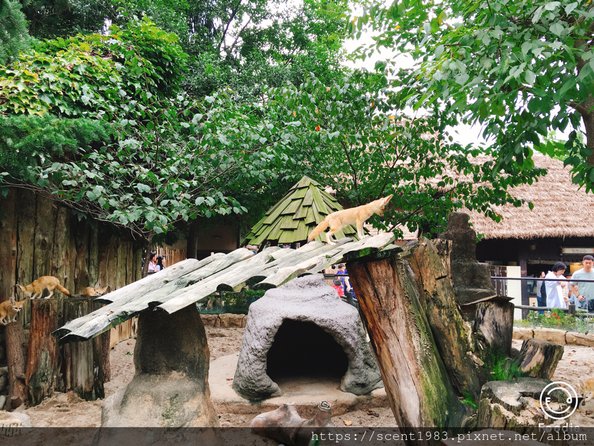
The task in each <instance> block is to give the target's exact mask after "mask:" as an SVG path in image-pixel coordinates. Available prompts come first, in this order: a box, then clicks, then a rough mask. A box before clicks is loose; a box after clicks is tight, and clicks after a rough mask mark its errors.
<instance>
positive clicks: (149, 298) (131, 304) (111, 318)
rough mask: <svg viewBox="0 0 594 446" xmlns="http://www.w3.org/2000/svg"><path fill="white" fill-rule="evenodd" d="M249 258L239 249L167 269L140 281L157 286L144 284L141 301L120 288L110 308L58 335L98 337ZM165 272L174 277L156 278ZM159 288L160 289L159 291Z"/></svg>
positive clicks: (59, 331)
mask: <svg viewBox="0 0 594 446" xmlns="http://www.w3.org/2000/svg"><path fill="white" fill-rule="evenodd" d="M251 255H252V254H251V252H250V251H249V250H247V249H245V248H240V249H238V250H235V251H233V252H231V253H229V254H227V255H225V254H222V253H218V254H214V255H212V256H210V257H207V258H206V259H204V260H201V261H198V260H195V259H187V260H184V261H182V262H178V263H176V264H175V265H173V266H171V267H169V268H165V269H164V270H163V271H160V272H158V273H156V274H153V275H151V276H147V277H145V278H144V279H142V280H141V281H145V279H154V277H157V278H158V279H159V280H158V281H156V282H155V281H154V280H152V281H145V287H144V288H143V291H144V292H145V293H144V294H142V295H141V296H140V297H138V298H136V299H134V296H135V295H138V294H139V292H138V291H137V289H135V288H132V291H130V288H128V287H124V288H121V289H120V290H117V291H120V295H119V296H118V300H117V301H115V302H114V303H112V304H111V305H108V306H105V307H103V308H100V309H99V310H97V311H94V312H93V313H91V314H89V315H87V316H85V317H84V318H79V319H76V320H75V321H72V322H71V323H69V324H66V325H65V326H64V327H61V328H60V329H59V330H57V331H58V333H59V334H60V335H62V336H63V337H64V338H73V337H74V338H81V339H89V338H90V337H93V336H96V335H98V334H99V333H102V332H104V331H106V330H108V329H109V328H110V327H111V326H113V325H116V324H117V323H120V322H122V321H124V320H126V319H129V318H130V317H132V316H134V315H135V314H136V313H137V312H139V311H141V310H143V309H145V308H146V307H147V306H148V304H149V303H150V302H153V301H155V299H158V297H156V296H160V295H165V296H166V295H170V296H171V295H174V293H175V292H176V291H177V290H179V289H180V288H184V287H185V286H187V285H188V283H189V282H191V281H192V280H194V281H198V280H200V279H201V277H200V275H203V276H204V277H207V276H208V275H210V274H212V273H214V272H216V271H219V270H221V269H225V268H227V267H229V266H230V265H232V264H233V263H234V261H237V259H240V258H247V257H248V256H251ZM200 266H202V268H200ZM168 270H175V271H174V274H170V275H167V276H166V277H167V279H165V280H164V279H163V276H161V278H159V277H158V276H160V275H161V274H163V273H165V272H167V271H168ZM202 270H204V271H202ZM201 271H202V272H201ZM192 272H196V273H197V274H195V275H193V276H192V275H191V273H192ZM202 278H203V277H202ZM141 281H139V282H141ZM136 283H138V282H136ZM159 284H163V285H162V286H160V287H159V286H158V285H159ZM131 285H133V284H131ZM126 288H128V292H126V293H125V294H123V293H122V292H121V291H122V290H124V291H125V289H126ZM141 292H142V291H141ZM110 294H112V293H110Z"/></svg>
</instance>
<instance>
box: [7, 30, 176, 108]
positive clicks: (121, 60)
mask: <svg viewBox="0 0 594 446" xmlns="http://www.w3.org/2000/svg"><path fill="white" fill-rule="evenodd" d="M185 60H186V57H185V54H184V53H183V51H182V50H181V48H180V47H179V45H178V44H177V37H176V36H175V35H172V34H167V33H165V32H163V31H161V30H160V29H158V28H156V27H155V26H154V25H153V24H152V23H151V22H149V21H148V20H144V21H142V22H138V23H133V24H132V25H131V26H128V27H126V28H123V29H118V28H114V29H113V30H112V32H111V33H110V35H106V36H104V35H99V34H91V35H86V36H83V35H78V36H76V37H71V38H68V39H62V38H58V39H55V40H49V41H45V42H42V43H40V44H39V45H38V48H37V50H36V51H33V52H31V53H29V54H25V55H23V56H22V57H20V58H19V59H18V60H17V61H15V62H14V63H12V64H10V65H9V66H5V67H0V87H1V88H0V113H2V114H4V115H7V114H30V115H44V114H46V113H51V114H53V115H55V116H63V117H76V116H84V117H99V118H102V117H105V118H107V119H112V118H115V117H124V116H126V117H128V118H134V119H147V117H150V116H152V114H153V113H154V111H155V110H147V107H149V106H151V105H152V106H153V107H154V106H156V105H157V104H158V101H159V99H160V98H163V97H167V96H168V95H170V94H171V93H172V92H174V91H175V90H177V88H178V86H179V84H180V82H181V79H182V74H183V68H184V62H185Z"/></svg>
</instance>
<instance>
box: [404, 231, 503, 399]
mask: <svg viewBox="0 0 594 446" xmlns="http://www.w3.org/2000/svg"><path fill="white" fill-rule="evenodd" d="M446 244H447V242H446V241H444V240H436V241H428V240H421V241H420V242H419V244H418V246H417V247H416V248H415V249H414V250H413V252H412V256H411V266H412V268H413V270H414V272H415V275H416V278H417V283H418V284H419V285H418V286H419V289H420V290H422V291H423V292H422V293H420V295H421V297H422V300H421V301H422V304H423V307H424V308H425V314H426V315H427V318H428V320H429V325H430V327H431V331H432V332H433V337H434V339H435V342H436V344H437V347H438V350H439V352H440V354H441V358H442V359H443V361H444V364H445V366H446V370H447V372H448V375H449V376H450V379H451V382H452V385H453V386H454V388H455V390H456V393H457V394H458V395H467V394H470V395H472V396H473V397H474V398H475V399H478V397H479V394H480V391H481V383H480V382H479V373H478V367H479V363H480V362H481V361H480V360H478V359H477V358H476V356H474V354H473V351H474V345H472V344H471V341H470V340H471V338H472V335H471V326H470V324H469V323H468V322H466V321H465V320H464V319H463V318H462V315H461V313H460V309H459V307H458V305H457V303H456V294H455V291H454V287H453V285H452V280H450V275H449V270H448V259H447V257H445V256H444V253H445V252H446V250H444V249H443V248H444V245H446ZM510 343H511V339H510Z"/></svg>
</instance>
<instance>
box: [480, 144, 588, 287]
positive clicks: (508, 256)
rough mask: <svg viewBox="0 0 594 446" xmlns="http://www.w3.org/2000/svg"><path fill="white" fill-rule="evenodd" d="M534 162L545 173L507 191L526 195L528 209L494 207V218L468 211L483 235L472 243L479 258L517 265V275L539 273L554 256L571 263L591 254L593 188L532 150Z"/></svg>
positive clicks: (549, 265) (551, 160)
mask: <svg viewBox="0 0 594 446" xmlns="http://www.w3.org/2000/svg"><path fill="white" fill-rule="evenodd" d="M534 162H535V164H536V166H537V167H541V168H544V169H546V170H547V173H546V175H545V176H543V177H540V178H539V179H538V181H536V182H535V183H534V184H531V185H522V186H518V187H515V188H513V189H512V190H511V191H510V192H511V194H512V195H513V196H515V197H517V198H522V199H525V200H528V201H531V202H532V203H533V204H534V208H533V209H530V208H529V207H528V206H527V205H525V206H521V207H514V206H512V205H506V206H502V207H499V208H498V212H499V214H500V215H501V216H502V217H503V219H502V221H501V222H499V223H496V222H494V221H493V220H491V219H489V218H487V217H485V216H484V215H481V214H479V213H476V212H470V220H471V222H472V223H473V225H474V229H475V230H476V232H477V233H478V234H481V235H482V236H483V240H481V241H480V242H479V243H478V245H477V257H478V258H479V260H481V261H489V262H491V263H493V264H499V265H518V266H520V267H521V274H522V276H530V275H538V274H539V273H540V272H541V271H547V269H548V268H550V267H551V266H552V265H553V263H554V262H557V261H563V262H565V263H567V264H570V266H571V268H572V269H574V268H577V267H579V262H580V261H581V259H582V257H583V256H584V255H585V254H594V225H593V224H592V223H591V222H592V220H593V219H594V194H591V193H587V192H586V191H585V190H584V188H581V189H580V188H579V186H578V185H576V184H573V183H572V182H571V174H570V169H569V168H568V167H564V166H563V162H562V161H559V160H555V159H552V158H549V157H547V156H544V155H539V154H535V155H534Z"/></svg>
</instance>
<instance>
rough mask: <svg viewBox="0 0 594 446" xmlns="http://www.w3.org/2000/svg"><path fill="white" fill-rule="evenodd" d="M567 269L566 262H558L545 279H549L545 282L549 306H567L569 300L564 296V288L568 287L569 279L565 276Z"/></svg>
mask: <svg viewBox="0 0 594 446" xmlns="http://www.w3.org/2000/svg"><path fill="white" fill-rule="evenodd" d="M566 269H567V267H566V266H565V263H563V262H557V263H555V264H554V265H553V267H552V268H551V270H550V271H549V272H548V273H547V275H546V276H545V279H549V280H547V281H546V282H545V289H546V296H547V307H548V308H567V302H566V301H565V299H564V298H563V288H564V287H567V281H566V280H565V277H563V273H565V270H566ZM551 279H553V280H551ZM555 279H556V280H555Z"/></svg>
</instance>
